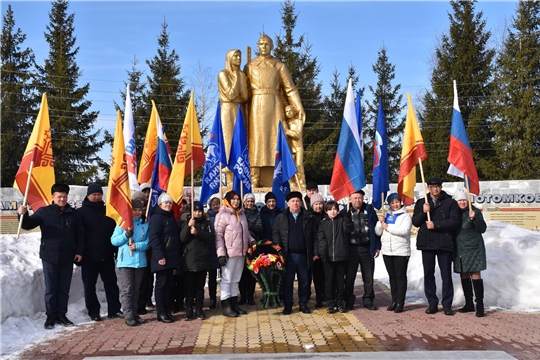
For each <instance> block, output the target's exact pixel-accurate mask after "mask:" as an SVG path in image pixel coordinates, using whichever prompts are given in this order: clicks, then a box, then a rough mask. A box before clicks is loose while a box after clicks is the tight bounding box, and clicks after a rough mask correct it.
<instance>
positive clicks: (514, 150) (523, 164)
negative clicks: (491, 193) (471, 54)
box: [493, 1, 540, 180]
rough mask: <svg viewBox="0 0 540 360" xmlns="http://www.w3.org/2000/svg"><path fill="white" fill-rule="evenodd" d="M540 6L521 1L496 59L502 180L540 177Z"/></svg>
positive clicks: (498, 143)
mask: <svg viewBox="0 0 540 360" xmlns="http://www.w3.org/2000/svg"><path fill="white" fill-rule="evenodd" d="M539 34H540V2H538V1H520V2H519V5H518V6H517V11H516V15H515V16H514V17H513V22H512V25H511V28H510V29H508V33H507V35H506V38H505V39H504V42H503V49H502V52H501V54H500V56H499V58H498V59H497V69H498V71H497V80H496V83H497V91H496V96H495V99H496V102H497V105H498V107H497V114H498V116H497V118H496V119H495V121H494V125H493V127H494V130H495V133H496V138H495V148H496V149H497V155H498V159H499V164H500V165H499V166H498V167H497V168H495V169H493V170H494V171H496V172H497V173H498V174H499V177H500V178H502V179H505V180H518V179H538V178H539V177H540V163H539V162H538V160H537V159H539V158H540V119H539V115H538V114H540V92H539V89H540V36H539Z"/></svg>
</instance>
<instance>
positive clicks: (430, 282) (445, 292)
mask: <svg viewBox="0 0 540 360" xmlns="http://www.w3.org/2000/svg"><path fill="white" fill-rule="evenodd" d="M427 185H428V189H429V193H428V194H427V197H426V198H423V199H420V200H418V201H417V202H416V204H415V206H414V214H413V218H412V222H413V225H414V226H416V227H417V228H419V229H418V235H417V236H416V248H417V249H418V250H420V251H422V265H423V266H424V292H425V294H426V297H427V300H428V304H429V306H428V308H427V309H426V314H435V313H436V312H437V311H439V309H438V305H439V298H438V297H437V294H436V293H437V286H436V283H435V259H437V263H438V264H439V269H440V270H441V278H442V300H441V303H442V306H443V310H444V314H445V315H454V311H453V310H452V301H453V300H454V284H453V283H452V260H453V250H454V240H455V237H454V236H455V235H454V232H455V230H456V229H458V228H459V226H460V224H461V210H460V209H459V207H458V205H457V203H456V202H455V200H454V199H452V197H451V196H450V195H448V194H447V193H446V192H445V191H443V190H442V180H441V179H439V178H438V177H432V178H430V179H429V180H428V181H427Z"/></svg>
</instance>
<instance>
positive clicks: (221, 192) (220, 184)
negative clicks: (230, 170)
mask: <svg viewBox="0 0 540 360" xmlns="http://www.w3.org/2000/svg"><path fill="white" fill-rule="evenodd" d="M222 166H223V164H221V161H220V162H219V205H221V199H223V184H222V183H221V176H222V175H223V174H222V172H221V171H222V170H223V167H222ZM225 176H227V175H225Z"/></svg>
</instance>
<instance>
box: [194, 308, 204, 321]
mask: <svg viewBox="0 0 540 360" xmlns="http://www.w3.org/2000/svg"><path fill="white" fill-rule="evenodd" d="M195 316H197V319H201V320H204V319H206V316H204V312H203V310H202V307H198V308H196V309H195Z"/></svg>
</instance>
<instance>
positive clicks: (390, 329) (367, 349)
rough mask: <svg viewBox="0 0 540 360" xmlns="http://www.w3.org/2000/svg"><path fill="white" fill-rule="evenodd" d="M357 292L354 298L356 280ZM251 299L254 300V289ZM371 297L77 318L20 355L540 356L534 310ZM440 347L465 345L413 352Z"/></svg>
mask: <svg viewBox="0 0 540 360" xmlns="http://www.w3.org/2000/svg"><path fill="white" fill-rule="evenodd" d="M356 291H357V294H356V295H357V298H358V299H361V295H362V289H361V287H358V288H357V289H356ZM313 297H314V296H313ZM256 298H257V299H260V294H257V295H256ZM375 303H376V305H378V306H380V310H378V311H369V310H366V309H364V308H361V307H359V306H358V305H357V307H355V309H354V310H352V311H350V312H348V313H345V314H339V313H336V314H332V315H329V314H327V313H326V310H325V309H315V308H314V307H312V306H311V305H313V304H310V308H311V309H312V310H313V311H312V313H311V314H302V313H299V312H298V308H297V307H294V308H293V313H292V315H290V316H285V315H282V314H281V310H282V309H269V310H265V309H262V308H261V306H260V303H259V302H258V301H257V304H256V305H253V306H247V305H244V306H243V307H244V308H245V309H246V310H247V311H248V314H247V315H243V316H241V317H238V318H226V317H224V316H222V315H221V310H220V309H217V310H206V311H205V312H206V315H207V319H206V320H204V321H201V320H192V321H184V320H182V321H177V322H174V323H172V324H163V323H160V322H157V320H156V316H155V313H153V312H151V313H149V314H148V315H145V316H143V318H144V319H145V320H146V323H145V324H143V325H141V326H137V327H131V328H130V327H127V326H126V325H125V324H124V322H123V320H121V319H116V320H105V321H102V322H98V323H86V324H81V325H79V326H77V327H76V328H75V329H70V330H66V331H64V332H62V333H61V335H60V336H59V337H58V338H56V339H54V340H50V341H47V342H43V343H40V344H38V345H37V346H35V347H33V348H32V349H29V350H27V351H26V352H24V353H23V354H22V355H21V359H75V360H76V359H84V358H87V357H96V356H99V357H109V356H134V355H139V356H140V355H147V356H150V355H175V354H185V355H197V354H205V355H206V356H204V358H209V359H210V358H214V359H218V357H216V356H210V355H216V354H228V355H221V356H220V357H219V359H221V360H224V359H227V358H235V354H236V355H240V354H248V356H249V355H251V354H253V355H251V356H249V357H252V358H263V357H267V356H266V355H270V354H274V355H273V356H272V357H273V358H290V357H289V356H288V355H292V354H291V353H295V354H298V355H303V357H305V356H307V357H308V358H309V357H313V358H316V357H317V358H318V357H319V356H320V355H322V354H321V353H330V352H331V353H332V357H335V356H336V355H337V354H338V353H343V354H344V353H347V354H349V355H351V353H355V354H356V356H355V357H356V358H363V359H366V358H371V359H373V358H376V359H383V358H384V359H391V358H400V359H409V358H416V359H419V358H433V357H437V358H441V359H442V358H452V359H470V358H497V359H509V358H512V357H514V358H517V359H527V360H528V359H540V315H537V314H524V313H513V312H506V311H493V310H490V311H487V314H486V317H484V318H477V317H476V316H475V315H474V313H468V314H460V313H456V315H455V316H445V315H444V314H443V313H442V312H439V313H437V314H434V315H426V314H425V313H424V310H425V307H424V306H420V305H406V306H405V311H404V312H403V313H401V314H395V313H393V312H388V311H386V306H388V305H389V304H390V298H389V296H388V290H387V289H386V287H385V286H384V285H381V284H376V299H375ZM357 304H358V300H357ZM182 315H183V314H182V313H180V314H177V316H178V317H181V316H182ZM443 350H444V351H464V350H468V351H469V352H438V353H437V355H434V354H433V353H418V352H417V351H443ZM397 351H403V353H396V352H397ZM410 351H414V352H413V353H410ZM475 351H476V352H475ZM478 351H483V352H478ZM255 354H256V355H255ZM277 354H280V355H279V356H278V355H277ZM286 354H287V356H286ZM310 354H311V355H310ZM370 354H371V356H370ZM420 354H422V355H420ZM449 354H450V355H449ZM327 355H330V354H327ZM366 356H367V357H366ZM409 356H411V357H409ZM145 357H146V356H143V358H145ZM242 357H244V356H242ZM339 357H342V356H339ZM346 357H349V356H346ZM167 358H171V357H167ZM139 359H140V358H139Z"/></svg>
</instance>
